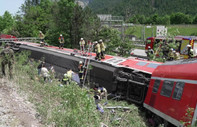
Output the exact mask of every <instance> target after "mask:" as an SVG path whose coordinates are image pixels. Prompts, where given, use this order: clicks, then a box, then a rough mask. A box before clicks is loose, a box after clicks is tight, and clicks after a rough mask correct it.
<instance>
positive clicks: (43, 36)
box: [39, 31, 45, 46]
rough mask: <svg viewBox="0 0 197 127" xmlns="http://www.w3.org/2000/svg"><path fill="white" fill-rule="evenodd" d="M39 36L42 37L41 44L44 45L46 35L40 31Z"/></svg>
mask: <svg viewBox="0 0 197 127" xmlns="http://www.w3.org/2000/svg"><path fill="white" fill-rule="evenodd" d="M39 38H40V41H41V42H40V46H44V45H45V43H44V38H45V35H44V34H43V33H42V31H39Z"/></svg>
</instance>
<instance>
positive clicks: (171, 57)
mask: <svg viewBox="0 0 197 127" xmlns="http://www.w3.org/2000/svg"><path fill="white" fill-rule="evenodd" d="M168 60H170V61H172V60H174V53H173V48H171V49H170V51H169V53H168Z"/></svg>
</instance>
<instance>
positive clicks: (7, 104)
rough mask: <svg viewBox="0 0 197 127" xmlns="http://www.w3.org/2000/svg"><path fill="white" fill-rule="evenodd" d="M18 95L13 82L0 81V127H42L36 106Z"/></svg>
mask: <svg viewBox="0 0 197 127" xmlns="http://www.w3.org/2000/svg"><path fill="white" fill-rule="evenodd" d="M18 93H19V92H17V87H16V85H15V84H14V83H13V82H12V81H9V80H8V79H6V78H1V79H0V127H40V126H41V124H40V120H39V118H38V116H39V115H38V113H37V112H36V111H35V109H34V105H33V104H32V103H30V102H29V101H28V100H27V97H26V95H25V94H22V93H21V92H20V94H18ZM36 117H37V118H36Z"/></svg>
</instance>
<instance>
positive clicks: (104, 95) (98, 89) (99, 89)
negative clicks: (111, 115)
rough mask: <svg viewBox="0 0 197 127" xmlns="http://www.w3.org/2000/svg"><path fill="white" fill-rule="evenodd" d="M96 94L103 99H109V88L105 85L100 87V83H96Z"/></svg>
mask: <svg viewBox="0 0 197 127" xmlns="http://www.w3.org/2000/svg"><path fill="white" fill-rule="evenodd" d="M94 90H95V95H97V96H99V97H100V98H101V99H104V98H105V99H106V100H107V89H106V88H104V87H99V85H95V87H94Z"/></svg>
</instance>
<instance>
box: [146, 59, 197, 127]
mask: <svg viewBox="0 0 197 127" xmlns="http://www.w3.org/2000/svg"><path fill="white" fill-rule="evenodd" d="M144 107H145V108H146V109H148V110H150V111H151V112H153V113H154V114H156V115H158V116H160V117H161V118H163V119H164V120H166V121H168V122H170V123H172V124H174V125H175V126H184V124H192V125H194V124H196V120H197V59H191V60H181V61H174V62H170V63H165V64H162V65H160V66H158V67H157V68H156V69H155V71H154V72H153V74H152V77H151V80H150V84H149V88H148V92H147V95H146V98H145V101H144ZM181 121H183V122H184V124H183V123H182V122H181Z"/></svg>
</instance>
